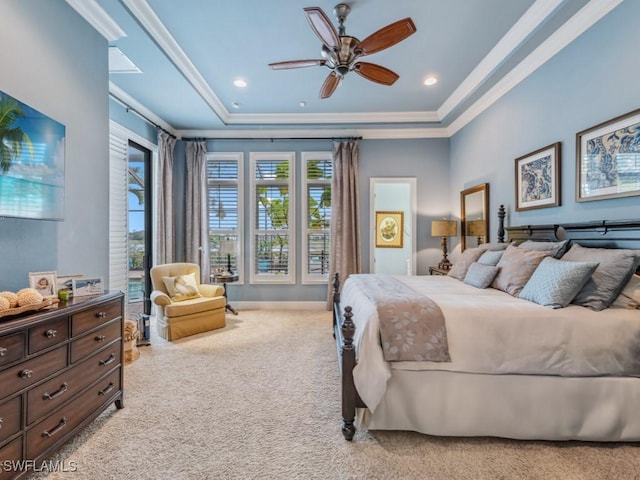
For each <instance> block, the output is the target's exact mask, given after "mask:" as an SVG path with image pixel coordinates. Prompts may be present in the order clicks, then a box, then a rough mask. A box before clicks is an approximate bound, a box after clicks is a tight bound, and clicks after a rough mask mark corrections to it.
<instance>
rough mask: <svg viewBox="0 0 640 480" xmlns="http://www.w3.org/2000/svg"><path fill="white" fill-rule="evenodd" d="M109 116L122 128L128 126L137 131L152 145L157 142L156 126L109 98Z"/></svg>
mask: <svg viewBox="0 0 640 480" xmlns="http://www.w3.org/2000/svg"><path fill="white" fill-rule="evenodd" d="M109 118H110V119H111V120H113V121H114V122H116V123H119V124H120V125H122V126H123V127H124V128H128V129H129V130H131V131H132V132H134V133H137V134H138V135H140V136H141V137H142V138H144V139H146V140H148V141H149V142H151V143H153V144H154V145H157V144H158V130H157V129H156V127H154V126H153V125H151V124H150V123H149V122H147V121H146V120H143V119H142V118H140V117H139V116H138V115H136V114H135V113H133V112H131V111H127V109H126V108H125V107H123V106H122V105H121V104H120V103H118V102H116V101H114V100H113V99H111V98H110V99H109Z"/></svg>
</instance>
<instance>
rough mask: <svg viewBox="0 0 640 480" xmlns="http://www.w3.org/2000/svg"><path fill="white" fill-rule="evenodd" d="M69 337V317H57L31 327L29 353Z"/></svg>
mask: <svg viewBox="0 0 640 480" xmlns="http://www.w3.org/2000/svg"><path fill="white" fill-rule="evenodd" d="M68 338H69V321H68V320H67V317H61V318H57V319H55V320H52V321H50V322H47V323H43V324H41V325H38V326H36V327H32V328H30V329H29V353H30V354H31V353H36V352H39V351H40V350H44V349H45V348H47V347H51V346H52V345H57V344H58V343H60V342H64V341H65V340H66V339H68Z"/></svg>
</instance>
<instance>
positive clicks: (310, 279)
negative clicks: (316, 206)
mask: <svg viewBox="0 0 640 480" xmlns="http://www.w3.org/2000/svg"><path fill="white" fill-rule="evenodd" d="M313 160H322V161H329V162H331V165H332V169H331V172H332V173H331V175H332V177H333V153H332V152H330V151H322V152H320V151H318V152H302V153H301V163H302V174H301V184H302V187H301V190H302V193H301V199H300V200H301V201H300V210H301V212H300V222H301V224H302V228H301V230H300V234H301V235H302V240H301V242H300V249H301V251H302V255H301V257H302V263H301V270H302V284H303V285H318V284H326V283H327V282H328V281H329V271H327V272H326V273H325V274H313V273H309V272H308V269H307V266H308V262H309V233H310V232H315V230H310V229H309V219H308V214H309V212H308V210H309V198H308V195H307V189H308V186H309V185H327V184H328V185H329V187H331V184H332V181H331V180H312V181H309V179H308V178H307V171H308V164H309V162H310V161H313ZM331 193H332V194H333V191H332V192H331ZM332 198H333V197H332ZM323 231H324V230H323ZM326 231H328V233H329V252H328V254H329V255H331V227H329V228H327V229H326ZM329 262H331V260H330V258H329Z"/></svg>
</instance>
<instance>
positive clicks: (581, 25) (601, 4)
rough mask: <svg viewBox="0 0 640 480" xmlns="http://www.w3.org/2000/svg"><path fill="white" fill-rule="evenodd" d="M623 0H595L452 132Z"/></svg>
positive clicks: (458, 121) (469, 111)
mask: <svg viewBox="0 0 640 480" xmlns="http://www.w3.org/2000/svg"><path fill="white" fill-rule="evenodd" d="M622 2H623V0H591V1H590V2H589V3H588V4H586V5H585V6H584V7H582V9H580V11H578V13H576V14H575V15H574V16H573V17H571V18H570V19H569V20H567V21H566V22H565V23H564V24H563V25H562V26H561V27H560V28H558V30H556V31H555V32H554V33H553V34H552V35H551V36H549V38H547V39H546V40H545V41H544V42H542V43H541V44H540V46H538V48H536V49H535V50H534V51H533V52H531V53H530V54H529V55H528V56H527V57H526V58H525V59H524V60H523V61H522V62H520V63H519V64H518V65H517V66H516V67H515V68H513V69H512V70H511V71H510V72H509V73H508V74H507V75H505V76H504V77H503V78H502V79H501V80H500V81H498V82H497V83H496V84H495V85H494V86H493V87H492V88H491V89H490V90H489V91H487V93H485V94H484V95H483V96H482V97H481V98H480V99H478V100H477V101H476V102H475V103H474V104H473V105H471V107H469V108H468V109H467V110H465V111H464V112H463V113H462V114H461V115H460V116H459V117H458V118H456V119H455V120H454V121H453V122H451V124H450V125H449V127H448V130H449V132H450V134H451V135H454V134H455V133H456V132H458V131H459V130H460V129H461V128H463V127H464V126H465V125H467V124H468V123H469V122H471V121H472V120H473V119H474V118H476V117H477V116H478V115H479V114H480V113H482V112H483V111H485V110H486V109H487V108H489V107H490V106H491V105H493V104H494V103H495V102H496V101H498V100H499V99H500V98H501V97H502V96H503V95H505V94H506V93H507V92H509V91H510V90H511V89H512V88H514V87H515V86H516V85H518V84H519V83H520V82H522V81H523V80H524V79H525V78H527V77H528V76H529V75H531V74H532V73H533V72H534V71H536V70H537V69H538V68H539V67H541V66H542V65H543V64H544V63H546V62H547V61H548V60H549V59H551V58H552V57H553V56H554V55H556V54H557V53H558V52H560V50H562V49H563V48H564V47H566V46H567V45H569V44H570V43H571V42H573V41H574V40H575V39H576V38H578V37H579V36H580V35H581V34H582V33H584V32H585V31H586V30H588V29H589V28H591V27H592V26H593V24H595V23H596V22H597V21H598V20H600V19H601V18H602V17H604V16H605V15H607V14H608V13H609V12H610V11H611V10H613V9H614V8H615V7H617V6H618V5H620V4H621V3H622Z"/></svg>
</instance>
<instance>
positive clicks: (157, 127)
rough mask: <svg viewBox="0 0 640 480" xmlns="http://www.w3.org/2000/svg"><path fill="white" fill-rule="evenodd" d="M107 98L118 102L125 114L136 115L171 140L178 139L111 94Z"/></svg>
mask: <svg viewBox="0 0 640 480" xmlns="http://www.w3.org/2000/svg"><path fill="white" fill-rule="evenodd" d="M109 96H110V97H111V98H113V99H114V100H115V101H116V102H118V103H119V104H120V105H122V106H123V107H124V108H125V109H126V111H127V113H128V112H131V113H134V114H136V115H137V116H138V117H140V118H141V119H142V120H144V121H145V122H147V123H148V124H149V125H151V126H153V127H156V129H158V130H160V131H162V132H164V133H166V134H167V135H169V136H170V137H171V138H174V139H176V140H177V139H178V137H176V136H175V135H174V134H173V133H171V132H169V131H168V130H166V129H164V128H162V127H161V126H160V125H158V124H157V123H155V122H153V121H151V120H150V119H149V118H147V117H145V116H144V115H143V114H142V113H140V112H139V111H137V110H136V109H135V108H133V107H131V106H129V105H128V104H127V103H126V102H124V101H123V100H120V99H119V98H118V97H116V96H115V95H114V94H113V93H111V92H109Z"/></svg>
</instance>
